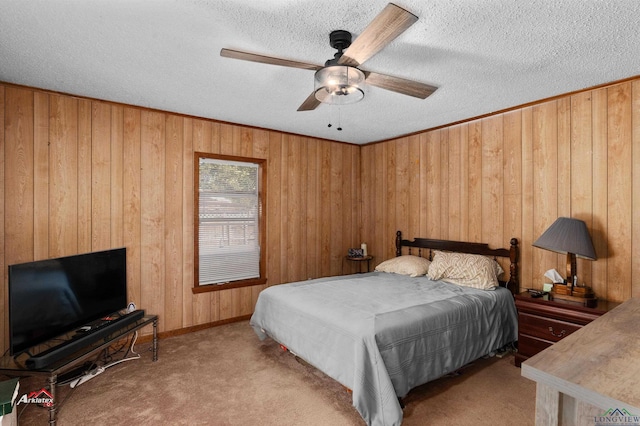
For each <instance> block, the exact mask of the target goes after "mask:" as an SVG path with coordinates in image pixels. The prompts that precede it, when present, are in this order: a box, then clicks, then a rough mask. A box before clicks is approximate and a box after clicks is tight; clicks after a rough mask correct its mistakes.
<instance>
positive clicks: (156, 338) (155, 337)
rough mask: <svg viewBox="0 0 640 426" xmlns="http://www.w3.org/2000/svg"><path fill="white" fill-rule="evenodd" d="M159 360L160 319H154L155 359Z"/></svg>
mask: <svg viewBox="0 0 640 426" xmlns="http://www.w3.org/2000/svg"><path fill="white" fill-rule="evenodd" d="M157 360H158V319H157V318H156V319H155V320H153V361H154V362H155V361H157Z"/></svg>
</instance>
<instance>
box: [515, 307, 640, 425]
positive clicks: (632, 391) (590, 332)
mask: <svg viewBox="0 0 640 426" xmlns="http://www.w3.org/2000/svg"><path fill="white" fill-rule="evenodd" d="M638 329H640V298H632V299H629V300H627V301H626V302H624V303H622V304H620V305H619V306H617V307H616V308H614V309H613V310H611V311H610V312H608V313H607V314H606V315H602V316H600V317H599V318H597V319H596V320H594V321H593V322H591V323H589V324H588V325H586V326H584V327H583V328H581V329H580V330H578V331H576V332H575V333H573V334H571V335H569V336H567V337H566V338H564V339H562V340H561V341H559V342H557V343H555V344H554V345H553V346H551V347H549V348H547V349H545V350H544V351H542V352H540V353H539V354H537V355H535V356H533V357H532V358H529V359H528V360H527V361H525V362H523V363H522V375H523V376H524V377H527V378H529V379H531V380H535V381H536V382H538V383H544V384H547V385H549V386H552V387H553V388H556V389H558V390H559V391H560V392H562V393H566V394H568V395H571V396H573V397H575V398H577V399H580V400H583V401H585V402H587V403H589V404H591V405H594V406H596V407H600V408H603V409H605V410H606V409H609V408H627V409H628V410H629V411H630V412H633V413H640V387H639V386H638V377H640V362H638V359H639V358H640V339H638Z"/></svg>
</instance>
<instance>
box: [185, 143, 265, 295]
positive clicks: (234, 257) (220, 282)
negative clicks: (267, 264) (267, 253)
mask: <svg viewBox="0 0 640 426" xmlns="http://www.w3.org/2000/svg"><path fill="white" fill-rule="evenodd" d="M263 163H264V160H257V159H251V158H243V157H229V156H220V155H212V154H203V153H196V179H197V182H198V188H197V191H196V196H195V198H196V200H195V201H196V203H195V205H196V207H197V209H198V210H197V220H196V227H195V228H196V232H195V235H196V244H195V252H196V256H197V258H196V259H197V262H196V263H197V265H196V277H197V278H196V283H195V284H196V287H202V286H207V287H211V286H224V285H225V284H232V285H233V286H239V285H252V284H258V283H259V281H261V282H264V276H263V275H264V273H263V271H264V268H263V267H262V266H263V263H262V261H261V259H262V256H261V248H262V246H263V244H262V238H261V236H262V235H263V233H264V230H263V227H262V211H263V208H262V199H261V197H263V195H262V192H261V185H262V181H263V173H264V164H263ZM258 280H259V281H258Z"/></svg>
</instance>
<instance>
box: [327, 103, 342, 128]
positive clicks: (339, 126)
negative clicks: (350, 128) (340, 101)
mask: <svg viewBox="0 0 640 426" xmlns="http://www.w3.org/2000/svg"><path fill="white" fill-rule="evenodd" d="M329 115H331V113H329ZM331 121H333V120H332V119H331V117H329V124H327V127H331V126H332V124H331ZM336 130H337V131H339V132H341V131H342V124H341V114H340V107H338V127H337V128H336Z"/></svg>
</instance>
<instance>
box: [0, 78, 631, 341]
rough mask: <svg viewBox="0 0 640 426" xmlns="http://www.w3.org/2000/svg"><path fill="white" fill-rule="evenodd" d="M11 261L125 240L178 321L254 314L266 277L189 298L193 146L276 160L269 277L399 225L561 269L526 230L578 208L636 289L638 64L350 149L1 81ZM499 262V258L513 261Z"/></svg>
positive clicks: (538, 278)
mask: <svg viewBox="0 0 640 426" xmlns="http://www.w3.org/2000/svg"><path fill="white" fill-rule="evenodd" d="M0 129H3V131H0V179H1V180H2V182H3V185H0V200H2V208H1V209H0V220H1V223H2V224H3V226H2V233H0V247H3V249H4V250H3V252H2V255H1V256H0V267H1V268H2V270H3V271H4V283H5V286H4V291H2V292H0V302H1V303H2V306H3V307H4V311H3V315H2V319H3V326H2V327H1V328H0V333H1V336H0V337H1V339H0V342H2V343H3V345H4V346H5V347H6V345H7V341H8V336H7V334H6V332H7V325H6V320H7V312H6V306H7V302H6V300H7V285H6V283H7V274H6V271H7V265H10V264H13V263H19V262H26V261H30V260H37V259H44V258H50V257H56V256H64V255H70V254H76V253H83V252H88V251H92V250H100V249H106V248H110V247H120V246H126V247H127V248H128V253H129V259H130V261H129V271H128V279H129V292H130V296H131V297H130V298H131V299H132V300H133V301H135V302H136V303H137V304H138V305H139V306H141V307H142V308H145V309H146V310H147V311H148V312H154V313H158V314H159V315H160V330H161V331H164V332H170V331H174V330H180V329H183V328H189V327H194V326H199V325H204V324H209V323H212V322H216V321H221V320H226V319H232V318H237V317H242V316H245V315H248V314H250V313H251V311H252V310H253V306H254V303H255V300H256V298H257V294H258V293H259V291H260V290H261V289H262V287H247V288H239V289H229V290H224V291H218V292H210V293H202V294H196V295H194V294H193V293H192V291H191V289H192V286H193V224H192V217H193V196H192V193H193V185H194V183H193V152H194V150H197V151H205V152H212V153H220V154H230V155H240V156H249V157H256V158H265V159H267V175H268V182H267V185H268V200H267V247H266V252H267V277H268V279H269V285H273V284H279V283H284V282H291V281H296V280H304V279H307V278H315V277H319V276H327V275H338V274H341V273H348V272H354V271H355V270H356V268H357V266H358V265H351V264H345V262H344V254H345V253H346V250H347V248H349V247H358V246H359V244H360V243H361V242H366V243H367V244H368V250H369V252H370V253H371V254H372V255H374V256H375V259H374V263H379V262H380V261H382V260H384V259H386V258H390V257H392V256H393V255H394V240H393V239H394V235H395V231H396V230H398V229H399V230H402V231H403V233H404V236H405V238H413V237H416V236H419V237H428V238H444V239H453V240H465V241H481V242H487V243H489V244H491V245H492V246H494V247H505V246H508V243H509V239H510V238H511V237H516V238H518V239H519V240H520V247H521V257H520V265H521V274H520V275H521V276H520V278H521V286H522V287H523V288H526V287H534V288H541V287H542V283H543V273H544V272H545V271H546V270H547V269H550V268H556V269H558V270H559V271H560V272H561V273H563V271H564V270H565V258H564V256H562V255H556V254H554V253H551V252H548V251H544V250H541V249H537V248H533V247H532V245H531V244H532V242H533V241H534V240H535V239H536V238H537V237H538V236H539V235H540V234H541V233H542V232H543V231H544V230H545V229H546V227H548V226H549V225H550V224H551V223H552V222H553V221H554V220H555V219H556V218H557V217H558V216H572V217H577V218H580V219H582V220H584V221H585V222H586V223H587V225H588V227H589V229H590V231H591V234H592V239H593V242H594V245H595V248H596V253H597V255H598V260H597V261H593V262H591V261H586V260H579V261H578V273H579V275H580V277H579V278H580V281H581V282H582V281H583V282H585V283H587V284H589V285H591V286H592V287H593V288H594V289H595V291H596V294H597V295H598V296H599V297H601V298H607V299H609V300H614V301H623V300H626V299H628V298H630V297H631V296H637V295H640V283H637V281H638V276H639V275H640V257H639V256H634V255H633V252H634V251H635V250H637V249H638V247H640V79H637V80H632V81H626V82H621V83H619V84H613V85H611V86H608V87H603V88H598V89H594V90H589V91H585V92H581V93H577V94H572V95H567V96H565V97H559V98H556V99H554V100H550V101H547V102H543V103H538V104H535V105H532V106H527V107H523V108H520V109H516V110H513V111H510V112H506V113H501V114H496V115H493V116H490V117H487V118H482V119H478V120H475V121H470V122H466V123H463V124H457V125H452V126H449V127H446V128H442V129H437V130H433V131H425V132H423V133H420V134H416V135H412V136H409V137H403V138H399V139H396V140H392V141H387V142H382V143H376V144H370V145H366V146H362V147H360V146H355V145H348V144H342V143H336V142H331V141H326V140H319V139H314V138H305V137H300V136H294V135H290V134H285V133H280V132H276V131H268V130H260V129H254V128H249V127H245V126H241V125H232V124H227V123H220V122H216V121H213V120H204V119H197V118H192V117H186V116H182V115H178V114H172V113H165V112H160V111H153V110H148V109H144V108H138V107H130V106H124V105H118V104H112V103H109V102H102V101H97V100H90V99H83V98H78V97H73V96H66V95H61V94H55V93H49V92H46V91H41V90H35V89H28V88H23V87H17V86H13V85H8V84H0ZM505 266H506V265H505Z"/></svg>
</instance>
